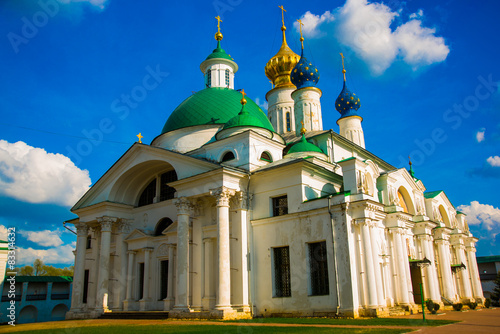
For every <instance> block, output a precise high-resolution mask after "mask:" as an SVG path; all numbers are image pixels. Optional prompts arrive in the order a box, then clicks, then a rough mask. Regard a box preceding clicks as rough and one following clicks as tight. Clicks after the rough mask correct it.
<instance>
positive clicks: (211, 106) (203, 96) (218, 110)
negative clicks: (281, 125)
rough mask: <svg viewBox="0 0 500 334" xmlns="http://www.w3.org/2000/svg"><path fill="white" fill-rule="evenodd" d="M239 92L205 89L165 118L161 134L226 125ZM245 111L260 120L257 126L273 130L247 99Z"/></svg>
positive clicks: (235, 109)
mask: <svg viewBox="0 0 500 334" xmlns="http://www.w3.org/2000/svg"><path fill="white" fill-rule="evenodd" d="M240 100H241V93H240V92H238V91H235V90H234V89H229V88H221V87H213V88H205V89H203V90H200V91H199V92H197V93H195V94H193V95H191V96H190V97H188V98H187V99H185V100H184V101H183V102H182V103H181V104H180V105H179V106H178V107H177V108H175V110H174V111H173V112H172V114H171V115H170V117H169V118H168V120H167V122H166V123H165V126H164V127H163V130H162V132H161V133H162V134H163V133H166V132H169V131H173V130H177V129H181V128H186V127H189V126H195V125H205V124H226V123H227V122H228V121H229V120H230V119H231V118H233V117H235V116H237V115H238V111H239V110H240V109H241V103H240ZM247 101H248V102H247V104H246V105H245V110H246V111H247V112H248V114H249V115H250V116H252V117H253V118H256V119H257V120H258V121H259V122H260V125H259V126H260V127H263V128H265V129H268V130H270V131H273V132H274V129H273V126H272V125H271V123H270V122H269V120H268V119H267V116H266V114H265V113H264V112H263V111H262V109H260V107H259V106H258V105H257V104H256V103H255V102H253V101H252V100H251V99H249V98H247Z"/></svg>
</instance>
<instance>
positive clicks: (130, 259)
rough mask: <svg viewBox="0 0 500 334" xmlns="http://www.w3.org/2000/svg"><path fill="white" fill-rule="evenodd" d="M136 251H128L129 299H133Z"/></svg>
mask: <svg viewBox="0 0 500 334" xmlns="http://www.w3.org/2000/svg"><path fill="white" fill-rule="evenodd" d="M135 253H137V252H136V251H132V250H130V251H128V252H127V254H128V266H127V299H126V300H127V301H129V302H130V301H132V284H133V281H134V257H135Z"/></svg>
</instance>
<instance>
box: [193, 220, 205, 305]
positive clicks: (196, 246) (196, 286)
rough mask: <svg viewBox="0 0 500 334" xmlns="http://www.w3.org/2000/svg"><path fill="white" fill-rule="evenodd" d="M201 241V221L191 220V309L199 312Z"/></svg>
mask: <svg viewBox="0 0 500 334" xmlns="http://www.w3.org/2000/svg"><path fill="white" fill-rule="evenodd" d="M202 247H203V245H202V239H201V220H200V219H195V220H193V245H192V251H193V270H192V271H193V273H192V275H193V276H192V278H193V291H192V294H191V295H192V298H193V305H191V308H192V309H194V310H201V309H202V305H201V256H202V255H201V248H202Z"/></svg>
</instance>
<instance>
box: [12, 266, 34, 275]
mask: <svg viewBox="0 0 500 334" xmlns="http://www.w3.org/2000/svg"><path fill="white" fill-rule="evenodd" d="M16 271H17V273H18V275H21V276H33V273H34V271H33V267H32V266H24V267H21V268H16Z"/></svg>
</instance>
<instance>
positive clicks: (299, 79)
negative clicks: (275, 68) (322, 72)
mask: <svg viewBox="0 0 500 334" xmlns="http://www.w3.org/2000/svg"><path fill="white" fill-rule="evenodd" d="M290 79H291V80H292V83H293V84H294V85H295V86H296V87H297V89H300V88H303V87H314V86H316V84H317V83H318V80H319V72H318V69H317V68H316V66H314V65H313V64H312V63H311V62H310V61H309V60H307V58H306V57H305V56H304V49H302V52H301V54H300V60H299V62H298V63H297V65H295V67H294V68H293V70H292V73H291V74H290Z"/></svg>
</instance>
